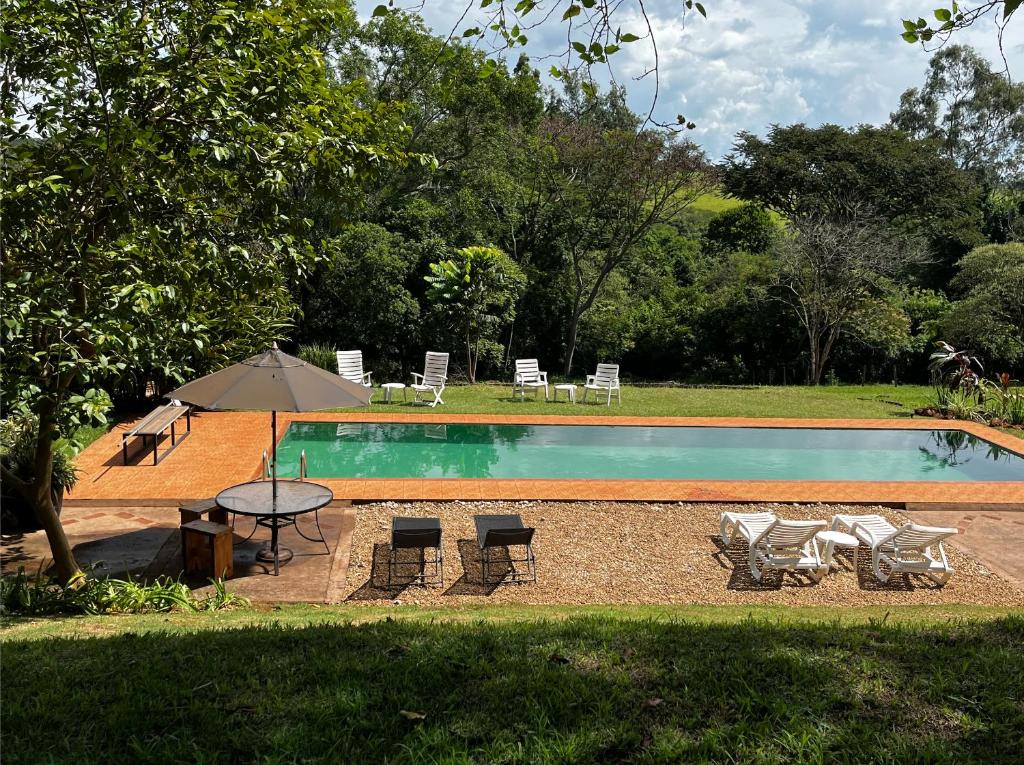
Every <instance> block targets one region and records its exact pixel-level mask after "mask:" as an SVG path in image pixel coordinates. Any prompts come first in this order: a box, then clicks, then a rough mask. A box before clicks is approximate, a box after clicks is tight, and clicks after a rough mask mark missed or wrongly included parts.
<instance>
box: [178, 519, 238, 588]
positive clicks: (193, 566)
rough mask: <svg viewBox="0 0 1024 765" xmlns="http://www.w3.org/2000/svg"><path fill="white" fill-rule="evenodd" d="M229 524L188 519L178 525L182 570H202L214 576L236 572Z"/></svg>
mask: <svg viewBox="0 0 1024 765" xmlns="http://www.w3.org/2000/svg"><path fill="white" fill-rule="evenodd" d="M232 536H233V533H232V531H231V527H230V526H228V525H226V524H223V523H213V522H211V521H191V522H189V523H185V524H183V525H182V527H181V557H182V559H183V561H184V563H185V573H186V574H190V573H193V572H196V571H199V572H203V571H205V572H206V573H208V574H209V575H210V576H212V577H213V578H214V579H229V578H231V576H232V575H233V574H234V573H235V567H234V560H233V557H232V553H233V545H232Z"/></svg>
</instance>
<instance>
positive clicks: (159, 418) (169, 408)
mask: <svg viewBox="0 0 1024 765" xmlns="http://www.w3.org/2000/svg"><path fill="white" fill-rule="evenodd" d="M183 416H184V418H185V423H186V426H185V427H186V429H185V432H184V433H182V435H181V438H177V439H175V432H174V424H175V423H176V422H177V421H178V420H179V419H180V418H181V417H183ZM168 428H169V429H170V431H171V448H170V449H167V450H165V451H164V453H163V454H162V455H160V456H159V457H158V456H157V448H156V445H157V441H158V440H159V438H160V436H162V435H163V434H164V432H165V431H166V430H167V429H168ZM191 432H192V407H190V406H184V405H182V404H165V405H164V406H161V407H158V408H156V409H154V410H153V411H152V412H150V413H149V414H148V415H146V416H145V417H144V418H143V419H142V421H141V422H139V423H138V424H136V425H135V426H134V427H132V429H131V430H129V431H128V432H126V433H124V434H122V435H121V453H122V456H123V457H124V464H125V465H127V464H128V439H130V438H136V437H138V438H141V439H142V444H143V448H146V439H147V438H149V439H152V440H153V464H154V465H155V464H157V463H158V462H159V461H160V460H162V459H163V458H164V457H166V456H167V455H168V454H170V453H171V451H173V450H174V447H176V446H177V445H178V444H180V443H181V442H182V441H184V440H185V438H186V437H187V436H188V435H189V434H190V433H191Z"/></svg>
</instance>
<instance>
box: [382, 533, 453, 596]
mask: <svg viewBox="0 0 1024 765" xmlns="http://www.w3.org/2000/svg"><path fill="white" fill-rule="evenodd" d="M427 549H432V550H433V551H434V555H433V558H432V559H428V558H427V553H426V551H427ZM399 550H419V551H420V556H419V560H413V561H400V560H398V551H399ZM428 565H429V566H430V568H431V570H430V571H428V570H427V566H428ZM399 566H417V567H418V569H419V570H418V573H416V574H413V575H412V580H411V581H409V582H403V584H418V585H422V586H424V587H426V586H431V585H434V586H438V587H444V543H443V542H442V541H441V520H440V519H439V518H392V519H391V554H390V556H389V557H388V587H391V586H392V585H391V582H392V579H393V577H395V576H397V575H398V567H399Z"/></svg>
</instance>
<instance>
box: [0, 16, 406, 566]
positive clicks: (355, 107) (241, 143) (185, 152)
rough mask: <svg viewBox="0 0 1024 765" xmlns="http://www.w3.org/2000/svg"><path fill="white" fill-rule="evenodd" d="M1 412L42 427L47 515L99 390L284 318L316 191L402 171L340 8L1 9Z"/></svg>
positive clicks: (134, 380) (96, 408)
mask: <svg viewBox="0 0 1024 765" xmlns="http://www.w3.org/2000/svg"><path fill="white" fill-rule="evenodd" d="M2 13H3V26H4V32H5V41H6V43H7V44H6V47H5V49H6V51H7V54H8V55H5V56H4V59H3V67H4V83H5V87H4V88H3V91H2V104H0V109H2V119H3V129H4V137H5V140H4V142H3V146H4V163H3V167H4V171H3V172H4V176H3V184H2V186H3V197H2V202H3V215H4V219H5V224H6V225H5V226H4V233H3V237H4V238H3V251H4V260H3V278H2V293H0V298H2V300H3V304H4V306H5V311H4V323H3V328H2V339H3V363H4V370H5V374H4V381H3V404H4V406H5V408H6V409H7V411H12V412H18V413H22V414H29V413H31V414H33V415H34V416H35V417H36V418H37V420H38V423H39V438H38V440H37V449H36V454H35V458H34V464H35V469H34V471H33V476H34V478H33V483H32V484H31V485H27V484H25V483H24V482H22V481H20V480H19V479H17V478H16V477H14V476H11V475H10V474H7V473H5V478H6V479H8V480H10V481H11V482H12V483H13V484H14V485H15V487H16V488H17V489H18V490H19V491H21V492H22V493H23V494H25V495H26V498H27V499H29V500H30V501H31V502H32V503H33V506H34V507H35V509H36V512H37V513H38V514H40V515H41V518H40V520H41V522H43V525H44V527H46V529H47V533H48V535H49V536H50V541H51V546H55V549H54V557H55V559H56V560H57V564H58V569H59V574H60V577H61V578H62V579H65V580H66V579H69V578H70V577H71V576H72V575H73V573H74V570H75V568H76V567H75V564H74V561H73V558H72V556H71V554H70V549H69V548H68V547H67V545H66V540H65V539H63V534H62V532H61V531H60V528H59V523H58V522H57V519H56V516H55V515H54V514H53V512H52V504H51V502H50V501H49V499H48V497H49V491H48V487H49V484H50V475H49V474H50V470H51V467H50V465H51V464H52V451H53V443H54V441H55V439H56V438H57V437H58V436H59V435H60V434H62V433H63V434H67V433H69V432H70V431H71V430H73V429H74V428H76V427H77V426H78V425H79V424H80V423H81V422H82V421H84V420H85V419H87V418H89V417H93V416H95V415H97V414H101V413H102V411H103V409H104V408H105V406H106V405H107V403H108V402H109V398H108V397H107V395H106V393H105V390H107V389H109V388H112V387H114V386H117V385H124V384H126V382H127V383H128V384H129V385H130V386H131V387H134V388H136V389H139V390H141V389H142V387H143V386H144V385H145V383H146V381H149V380H152V381H154V382H155V383H156V385H157V387H158V388H161V387H163V386H164V385H165V384H173V383H174V382H176V381H180V380H181V379H182V378H183V377H184V376H185V375H186V374H191V373H194V372H199V371H205V370H207V369H210V368H211V367H215V366H217V365H220V364H223V363H225V362H227V361H229V360H234V359H237V358H240V357H244V356H246V355H249V354H251V353H253V352H254V351H256V350H257V349H258V348H260V347H261V346H264V345H265V344H266V343H267V342H268V341H269V340H271V339H273V338H276V337H279V336H281V335H282V334H283V333H284V331H285V329H286V327H287V326H288V325H289V323H290V320H291V314H292V310H293V305H292V301H291V297H290V293H289V289H288V282H289V280H291V279H293V278H296V277H300V276H302V275H304V274H306V273H307V271H308V267H309V265H310V263H311V261H312V258H313V256H314V252H313V249H312V246H311V244H310V242H309V241H308V238H307V236H308V234H309V226H310V224H309V221H308V220H307V219H306V218H305V217H304V216H303V215H302V199H303V189H304V188H306V187H307V186H309V185H315V184H316V183H317V181H318V180H319V179H323V178H324V177H328V176H329V177H330V178H344V179H346V180H345V182H344V183H343V184H341V185H337V184H336V185H335V190H336V192H337V193H338V194H339V197H340V199H341V200H344V199H346V198H348V199H350V200H351V199H353V198H354V195H353V192H354V191H355V188H356V185H357V182H358V180H359V179H360V178H363V177H365V176H368V175H370V174H372V173H374V172H376V170H377V168H378V167H379V166H380V165H381V164H382V163H387V162H390V161H395V160H400V159H401V158H402V157H403V152H401V150H400V149H398V148H397V147H396V145H395V141H396V138H397V137H398V135H399V134H400V133H401V125H400V122H399V121H398V119H397V118H396V117H394V116H393V115H392V114H390V113H389V112H388V110H387V109H383V108H377V109H375V110H373V111H367V110H366V109H364V107H363V106H362V105H361V103H360V98H361V93H360V86H359V84H358V83H352V84H346V85H339V84H334V83H331V82H330V81H329V79H328V77H327V75H326V69H325V65H324V57H323V55H322V52H321V49H322V43H323V40H324V37H325V34H326V32H327V31H328V29H329V28H330V26H331V25H332V24H333V23H335V22H336V21H338V20H339V18H340V17H342V16H344V15H345V14H349V13H351V12H350V11H349V10H348V9H347V8H345V7H344V6H339V5H337V4H336V3H334V2H330V1H329V0H316V1H315V2H299V0H283V2H280V3H274V4H266V3H262V2H258V1H257V0H243V2H239V3H235V4H230V5H224V4H222V3H216V2H212V1H210V0H189V1H188V2H180V1H179V0H157V1H156V2H145V3H143V2H138V1H136V0H130V1H129V2H124V3H108V2H103V1H102V0H81V1H80V2H77V3H75V4H74V5H72V4H69V3H52V2H44V1H43V0H15V1H14V2H11V3H7V4H5V6H4V8H3V11H2Z"/></svg>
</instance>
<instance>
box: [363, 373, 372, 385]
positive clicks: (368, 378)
mask: <svg viewBox="0 0 1024 765" xmlns="http://www.w3.org/2000/svg"><path fill="white" fill-rule="evenodd" d="M363 385H373V372H363Z"/></svg>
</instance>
